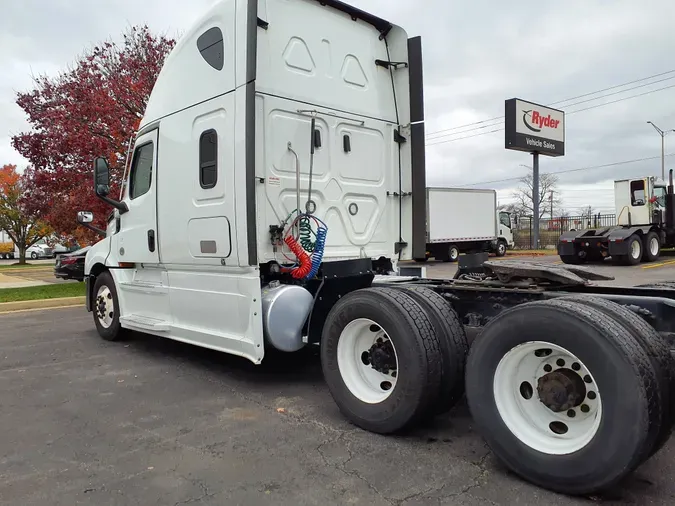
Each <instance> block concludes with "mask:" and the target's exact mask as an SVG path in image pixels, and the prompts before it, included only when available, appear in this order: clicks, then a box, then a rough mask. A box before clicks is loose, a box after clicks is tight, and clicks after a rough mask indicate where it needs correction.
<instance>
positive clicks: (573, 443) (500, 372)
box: [493, 341, 602, 455]
mask: <svg viewBox="0 0 675 506" xmlns="http://www.w3.org/2000/svg"><path fill="white" fill-rule="evenodd" d="M493 391H494V397H495V403H496V405H497V410H498V411H499V414H500V416H501V417H502V420H503V421H504V423H505V424H506V426H507V427H508V428H509V430H510V431H511V432H512V433H513V434H514V435H515V436H516V437H517V438H518V439H519V440H520V441H521V442H522V443H523V444H526V445H527V446H529V447H531V448H533V449H535V450H537V451H540V452H543V453H547V454H551V455H564V454H568V453H573V452H575V451H578V450H580V449H581V448H583V447H584V446H586V445H587V444H588V443H589V442H590V441H591V440H592V439H593V437H594V436H595V434H596V432H597V431H598V427H599V426H600V420H601V418H602V402H601V399H600V392H599V391H598V387H597V384H596V383H595V379H594V378H593V376H592V374H591V373H590V371H589V370H588V369H587V368H586V366H585V365H584V364H583V363H582V362H581V361H580V360H579V359H578V358H577V357H576V356H574V355H573V354H572V353H570V352H569V351H567V350H566V349H564V348H562V347H560V346H557V345H555V344H551V343H546V342H543V341H534V342H528V343H523V344H521V345H518V346H516V347H515V348H513V349H512V350H510V351H509V352H508V353H507V354H506V355H504V357H503V358H502V360H501V361H500V362H499V365H498V366H497V370H496V371H495V376H494V383H493Z"/></svg>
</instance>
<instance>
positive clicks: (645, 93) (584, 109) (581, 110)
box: [566, 84, 675, 115]
mask: <svg viewBox="0 0 675 506" xmlns="http://www.w3.org/2000/svg"><path fill="white" fill-rule="evenodd" d="M670 88H675V84H671V85H670V86H664V87H663V88H658V89H656V90H649V91H645V92H644V93H638V94H637V95H631V96H630V97H624V98H619V99H617V100H612V101H610V102H605V103H604V104H597V105H592V106H590V107H585V108H583V109H577V110H576V111H570V112H568V113H566V114H568V115H569V114H575V113H577V112H583V111H588V110H590V109H595V108H597V107H603V106H605V105H610V104H616V103H617V102H623V101H624V100H628V99H631V98H637V97H642V96H644V95H650V94H651V93H656V92H657V91H663V90H668V89H670Z"/></svg>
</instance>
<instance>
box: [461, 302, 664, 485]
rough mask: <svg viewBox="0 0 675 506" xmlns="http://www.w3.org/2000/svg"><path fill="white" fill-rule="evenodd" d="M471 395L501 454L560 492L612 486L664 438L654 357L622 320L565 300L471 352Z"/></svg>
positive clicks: (510, 317)
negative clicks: (655, 441)
mask: <svg viewBox="0 0 675 506" xmlns="http://www.w3.org/2000/svg"><path fill="white" fill-rule="evenodd" d="M543 329H546V330H545V334H544V337H543V338H542V332H543ZM570 364H571V365H570ZM529 378H533V379H535V378H536V379H537V381H536V383H534V382H533V383H534V384H532V383H530V381H532V380H530V379H529ZM596 385H597V386H596ZM466 392H467V400H468V403H469V409H470V411H471V414H472V415H473V418H474V420H475V422H476V424H477V426H478V427H479V429H480V432H481V433H482V435H483V437H484V438H485V440H486V441H487V443H488V446H489V447H490V448H491V449H492V451H493V452H494V454H495V455H496V456H497V457H498V458H500V460H501V461H502V462H504V464H505V465H506V466H507V467H508V468H510V469H511V470H512V471H513V472H514V473H516V474H517V475H519V476H521V477H522V478H524V479H526V480H528V481H530V482H532V483H534V484H536V485H538V486H540V487H543V488H546V489H549V490H552V491H555V492H558V493H564V494H571V495H581V494H591V493H597V492H600V491H602V490H605V489H607V488H609V487H612V486H613V485H615V484H616V483H618V482H619V481H620V480H621V479H622V478H624V477H625V476H626V475H628V474H629V473H630V472H632V471H633V470H634V469H635V468H636V467H637V466H638V465H639V464H640V463H641V461H642V459H643V458H644V456H645V455H646V454H648V453H649V451H650V450H651V448H650V447H649V444H650V442H653V436H654V433H656V432H658V431H659V430H660V418H659V416H660V411H659V412H658V413H657V412H656V408H657V407H658V402H659V401H658V398H659V395H658V382H657V378H656V373H655V371H654V369H653V367H652V365H651V362H650V360H649V357H648V356H647V353H646V352H645V351H644V349H643V348H642V347H641V346H640V345H639V343H638V342H637V341H636V340H635V339H634V338H633V336H632V335H631V333H630V332H629V331H628V330H625V329H624V328H623V327H622V325H621V322H620V321H617V320H616V319H614V318H612V317H610V316H608V315H607V314H605V313H604V312H602V311H600V310H598V309H595V308H593V307H588V306H586V305H583V304H580V303H577V302H571V301H568V300H565V301H564V300H550V301H545V302H532V303H527V304H522V305H520V306H517V307H515V308H512V309H508V310H506V311H504V312H502V313H501V314H500V315H499V316H497V317H496V318H495V319H493V320H492V321H491V322H490V323H489V324H488V326H487V327H486V328H485V329H484V330H483V332H481V334H480V335H479V336H478V337H477V338H476V340H475V341H474V343H473V345H472V347H471V350H470V351H469V358H468V362H467V377H466ZM584 406H585V407H584Z"/></svg>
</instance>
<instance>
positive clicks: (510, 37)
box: [0, 0, 675, 211]
mask: <svg viewBox="0 0 675 506" xmlns="http://www.w3.org/2000/svg"><path fill="white" fill-rule="evenodd" d="M2 3H3V5H2V16H0V76H2V77H1V78H0V125H1V127H0V164H2V163H16V164H18V165H19V166H23V165H25V164H26V161H25V160H23V159H22V158H21V156H19V154H18V153H16V152H15V151H14V150H13V149H12V147H11V145H10V136H11V135H12V134H14V133H18V132H20V131H22V130H23V129H26V128H27V123H26V122H25V119H24V116H23V113H22V111H21V110H20V109H19V107H18V106H16V104H15V103H14V100H15V91H17V90H27V89H29V87H30V85H31V78H30V75H31V72H32V73H35V74H39V73H48V74H52V75H53V74H56V73H57V72H58V71H59V70H61V69H64V68H65V66H66V65H67V64H68V63H70V62H72V61H73V60H74V59H75V58H76V56H77V55H78V53H80V52H81V51H82V49H83V48H84V47H86V46H88V45H91V44H93V43H96V42H98V41H99V40H102V39H105V38H108V37H109V36H117V35H119V34H120V33H121V32H122V31H123V30H124V29H125V27H127V26H128V25H130V24H140V23H147V24H148V25H149V26H150V28H151V29H152V30H154V31H156V32H165V33H168V34H169V35H176V34H177V33H179V32H181V31H184V30H186V29H187V28H188V27H189V26H190V24H191V23H192V22H193V21H194V20H195V18H197V17H198V16H199V15H201V13H202V12H203V11H204V9H205V7H207V6H208V5H210V4H211V3H213V2H212V0H191V1H190V2H186V1H183V0H143V1H138V0H104V1H101V2H91V1H90V0H49V1H47V0H22V1H21V2H10V1H8V0H5V1H3V2H2ZM350 3H352V4H353V5H356V6H358V7H360V8H362V9H364V10H367V11H370V12H373V13H375V14H377V15H379V16H381V17H384V18H386V19H389V20H390V21H392V22H394V23H396V24H399V25H402V26H403V27H404V28H405V29H406V30H407V32H408V34H409V35H411V36H412V35H422V36H423V38H422V44H423V50H424V59H425V62H424V64H425V65H424V71H425V85H426V86H425V103H426V118H427V125H426V128H427V133H428V134H429V139H428V141H427V144H428V147H427V173H428V176H427V179H428V183H429V185H436V186H459V185H468V184H472V183H478V184H477V185H476V187H486V188H495V189H497V190H499V199H500V202H501V203H507V202H508V201H509V200H511V199H510V198H509V194H510V192H511V190H510V188H512V187H513V186H514V182H513V181H502V182H493V181H499V180H503V179H506V178H513V177H517V176H519V175H521V174H523V173H525V171H527V170H528V169H526V168H525V167H522V166H520V165H521V164H524V165H530V164H531V156H530V155H528V154H527V153H520V152H515V151H507V150H505V149H504V132H503V130H502V131H498V132H493V133H486V132H490V131H492V130H497V129H499V128H502V124H501V123H500V119H496V120H493V121H489V122H484V123H476V122H480V121H484V120H488V119H491V118H499V117H500V116H502V115H503V114H504V100H505V99H507V98H511V97H516V96H517V97H519V98H522V99H525V100H530V101H533V102H538V103H542V104H552V103H553V102H559V101H562V100H565V99H569V98H572V97H575V96H579V95H584V94H586V93H591V92H595V91H598V90H602V89H604V88H609V87H613V86H616V85H620V84H624V83H627V82H630V81H636V80H639V79H643V78H646V77H649V76H653V75H656V74H662V73H664V72H668V71H675V35H674V33H675V27H674V26H673V20H674V19H675V2H674V1H673V0H643V1H641V2H637V1H636V0H595V1H589V0H566V1H565V2H541V1H535V0H519V1H517V2H505V1H503V0H489V1H488V0H475V1H473V2H467V1H462V2H460V1H454V0H414V1H413V0H396V1H392V0H351V2H350ZM656 81H660V82H656ZM645 84H646V86H643V85H645ZM636 86H642V87H640V88H636V89H633V90H630V88H634V87H636ZM667 86H672V87H671V88H669V89H666V90H663V91H658V92H653V93H648V92H651V91H652V90H658V89H659V88H664V87H667ZM617 92H619V93H617ZM609 93H615V94H613V95H611V96H607V97H604V98H598V97H599V96H601V95H605V94H609ZM641 93H648V94H646V95H644V96H640V97H636V98H632V99H630V100H622V99H624V98H626V97H630V96H633V95H637V94H641ZM583 100H590V101H588V102H585V103H583V104H579V105H576V106H571V107H566V105H570V104H572V103H575V102H579V101H583ZM614 100H621V101H620V102H617V103H613V104H609V105H606V106H604V107H596V108H593V109H591V110H587V111H581V112H578V113H576V114H569V113H571V112H572V111H574V110H579V109H583V108H586V107H591V106H596V105H599V104H602V103H606V102H610V101H614ZM556 107H559V108H562V109H564V110H566V111H567V112H568V114H569V117H568V118H567V129H566V155H565V156H564V157H561V158H556V159H553V158H547V157H541V160H540V167H541V171H542V172H555V171H565V170H569V169H578V168H582V167H595V166H598V165H605V164H611V163H615V162H624V161H627V160H636V159H641V158H650V157H657V159H654V160H649V161H644V162H638V163H629V164H628V163H627V164H621V165H614V166H611V167H606V168H597V169H589V170H580V171H574V172H568V173H566V174H562V175H561V176H560V189H561V190H562V197H563V200H564V204H565V206H566V207H567V208H570V209H571V210H572V211H575V210H577V209H578V208H580V207H581V206H583V205H586V204H592V205H593V206H594V207H596V208H599V209H602V210H611V209H612V208H613V186H612V180H614V179H619V178H623V177H631V176H642V175H660V169H661V165H660V142H661V141H660V138H659V136H658V134H657V133H656V132H655V131H654V130H653V129H652V127H651V126H650V125H648V124H647V121H648V120H651V121H653V122H654V123H656V124H657V125H659V126H660V127H661V128H663V129H666V128H668V129H675V72H673V73H670V74H665V75H662V76H660V77H654V78H652V79H650V80H646V81H640V82H637V83H634V84H632V85H627V86H625V87H622V88H616V89H612V90H609V91H606V92H604V93H602V94H599V95H591V96H588V97H583V98H580V99H577V100H574V101H571V102H570V101H568V102H564V103H562V104H559V105H557V106H556ZM467 124H472V125H469V126H464V125H467ZM457 127H462V128H457ZM453 128H454V130H451V131H449V132H442V133H439V134H433V132H438V131H443V130H447V129H453ZM477 134H481V135H477ZM460 137H468V138H464V139H459V138H460ZM666 153H675V133H673V134H672V135H671V136H670V137H669V138H668V137H667V138H666ZM669 168H675V156H672V157H667V158H666V170H668V169H669Z"/></svg>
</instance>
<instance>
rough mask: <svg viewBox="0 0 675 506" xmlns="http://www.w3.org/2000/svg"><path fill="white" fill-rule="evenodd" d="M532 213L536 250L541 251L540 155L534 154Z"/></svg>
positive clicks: (533, 237)
mask: <svg viewBox="0 0 675 506" xmlns="http://www.w3.org/2000/svg"><path fill="white" fill-rule="evenodd" d="M532 211H533V214H534V216H533V217H532V218H533V220H534V225H533V227H532V228H533V230H532V239H533V242H534V249H539V153H538V152H537V151H535V152H534V153H532Z"/></svg>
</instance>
